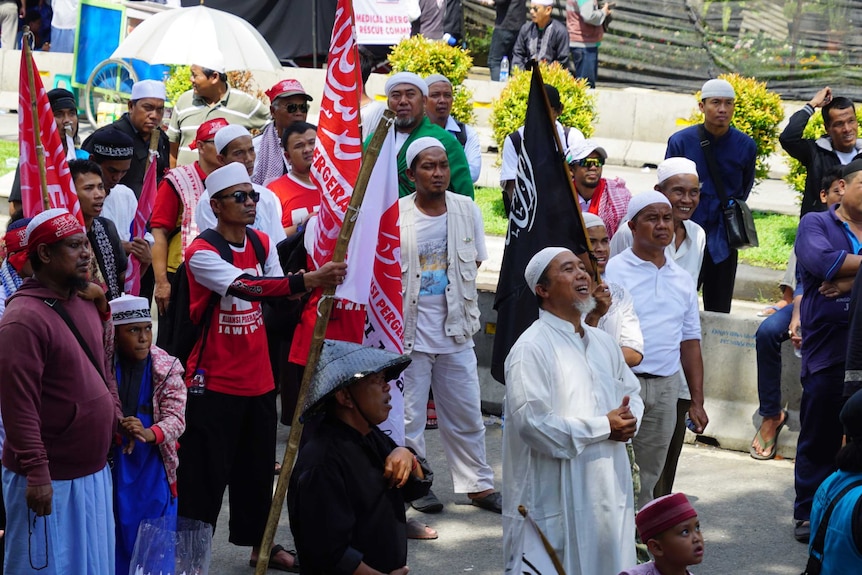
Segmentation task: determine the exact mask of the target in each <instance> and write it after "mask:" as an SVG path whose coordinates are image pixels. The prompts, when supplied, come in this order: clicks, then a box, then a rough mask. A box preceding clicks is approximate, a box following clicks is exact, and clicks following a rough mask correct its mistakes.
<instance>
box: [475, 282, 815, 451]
mask: <svg viewBox="0 0 862 575" xmlns="http://www.w3.org/2000/svg"><path fill="white" fill-rule="evenodd" d="M733 305H734V310H733V313H730V314H720V313H713V312H701V314H700V317H701V328H702V333H703V339H702V341H701V349H702V353H703V361H704V394H705V404H704V407H705V409H706V412H707V415H709V425H708V426H707V428H706V430H705V433H704V436H705V437H707V438H710V439H711V440H712V441H714V442H715V443H716V444H717V445H720V446H721V447H722V448H725V449H733V450H737V451H743V452H747V451H748V448H749V446H750V445H751V439H752V438H753V437H754V434H755V432H756V431H757V428H758V427H759V426H760V416H759V415H758V414H757V409H758V400H757V360H756V357H755V348H754V334H755V332H756V331H757V327H758V325H759V324H760V322H761V321H762V318H758V317H757V316H756V312H757V310H758V309H760V308H761V307H762V306H761V305H760V304H754V303H746V302H740V301H734V303H733ZM493 306H494V293H493V291H489V290H481V291H480V293H479V309H480V311H481V313H482V329H481V330H480V331H479V332H478V333H477V334H476V335H475V336H473V341H474V342H475V344H476V355H477V357H478V360H479V381H480V385H481V388H482V404H483V407H484V408H485V410H486V411H488V412H490V413H500V412H501V411H502V401H503V396H504V394H505V391H506V388H505V386H503V385H501V384H500V383H498V382H497V381H496V380H495V379H494V378H492V377H491V373H490V364H491V350H492V345H493V341H494V336H493V333H494V328H495V327H496V326H495V322H496V320H497V313H496V312H495V311H494V309H493ZM782 365H783V370H782V377H781V389H782V401H783V403H784V404H786V406H787V409H788V412H789V414H790V419H789V422H788V427H787V428H786V429H785V430H783V431H782V433H781V436H780V437H779V445H778V453H779V455H781V456H783V457H788V458H792V457H795V455H796V439H797V437H798V432H799V402H800V399H801V396H802V387H801V385H800V383H799V369H800V362H799V359H798V358H797V357H796V356H795V355H794V354H793V351H792V347H791V345H790V344H789V343H785V344H784V346H783V349H782ZM686 433H687V435H688V440H689V441H693V440H694V434H692V433H691V432H686Z"/></svg>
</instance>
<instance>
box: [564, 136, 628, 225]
mask: <svg viewBox="0 0 862 575" xmlns="http://www.w3.org/2000/svg"><path fill="white" fill-rule="evenodd" d="M607 159H608V153H607V152H606V151H605V149H604V148H602V147H601V146H599V145H598V144H596V143H595V142H594V141H593V140H581V141H578V142H576V143H575V145H574V146H571V147H570V148H569V150H568V152H567V153H566V161H567V162H568V163H569V169H570V170H571V172H572V181H574V183H575V189H576V190H577V192H578V201H579V202H580V204H581V211H582V212H584V213H587V212H589V213H591V214H596V215H597V216H599V217H600V218H602V221H604V222H605V229H606V230H607V232H608V238H610V239H613V237H614V234H615V233H617V228H619V227H620V222H622V220H623V216H624V215H625V214H626V209H628V207H629V200H631V199H632V193H631V192H630V191H629V190H628V188H626V182H625V180H623V179H622V178H614V179H612V180H607V179H605V178H603V177H602V169H603V168H602V167H603V166H604V165H605V161H606V160H607Z"/></svg>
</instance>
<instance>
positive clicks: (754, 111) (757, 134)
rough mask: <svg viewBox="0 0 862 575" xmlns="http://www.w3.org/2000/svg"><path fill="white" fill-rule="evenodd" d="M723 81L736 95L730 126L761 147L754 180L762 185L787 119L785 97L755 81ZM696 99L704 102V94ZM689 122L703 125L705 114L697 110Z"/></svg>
mask: <svg viewBox="0 0 862 575" xmlns="http://www.w3.org/2000/svg"><path fill="white" fill-rule="evenodd" d="M719 78H721V79H722V80H727V81H728V82H730V85H731V86H733V90H734V91H735V92H736V108H735V109H734V112H733V120H731V122H730V125H731V126H733V127H734V128H736V129H737V130H739V131H740V132H742V133H744V134H748V135H749V136H751V137H752V138H753V139H754V142H755V143H756V144H757V165H756V169H755V173H754V179H755V181H758V182H759V181H760V180H763V179H765V178H766V177H768V176H769V162H768V160H769V156H770V154H772V153H773V152H775V150H776V147H777V146H778V124H779V123H780V122H781V120H783V119H784V108H782V107H781V96H779V95H778V94H776V93H775V92H771V91H770V90H768V89H767V88H766V82H758V81H757V80H755V79H754V78H746V77H745V76H740V75H739V74H722V75H720V76H719ZM695 97H696V98H697V101H698V102H700V92H698V93H697V94H696V95H695ZM689 120H690V121H691V123H692V124H700V123H701V122H703V113H702V112H701V111H700V110H696V111H695V112H694V113H693V114H692V116H691V118H689Z"/></svg>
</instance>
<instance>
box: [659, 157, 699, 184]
mask: <svg viewBox="0 0 862 575" xmlns="http://www.w3.org/2000/svg"><path fill="white" fill-rule="evenodd" d="M656 173H657V174H658V183H659V184H661V183H663V182H665V181H666V180H667V179H668V178H672V177H674V176H678V175H680V174H691V175H692V176H694V177H695V178H697V177H699V176H698V174H697V164H695V163H694V162H692V161H691V160H689V159H688V158H668V159H666V160H665V161H663V162H662V163H660V164H659V165H658V169H657V170H656Z"/></svg>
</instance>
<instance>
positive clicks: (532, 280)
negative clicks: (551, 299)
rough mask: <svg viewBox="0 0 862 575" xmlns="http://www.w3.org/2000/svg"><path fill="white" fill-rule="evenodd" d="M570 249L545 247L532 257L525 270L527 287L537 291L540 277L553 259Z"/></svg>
mask: <svg viewBox="0 0 862 575" xmlns="http://www.w3.org/2000/svg"><path fill="white" fill-rule="evenodd" d="M568 251H571V250H569V249H568V248H559V247H552V248H545V249H543V250H541V251H540V252H539V253H537V254H536V255H534V256H533V257H532V258H530V261H529V262H528V263H527V269H525V270H524V279H525V280H527V287H528V288H530V291H531V292H533V293H536V284H538V283H539V278H540V277H542V274H543V273H544V272H545V270H546V269H547V267H548V264H549V263H551V260H552V259H554V258H555V257H557V256H558V255H560V254H561V253H564V252H568Z"/></svg>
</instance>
